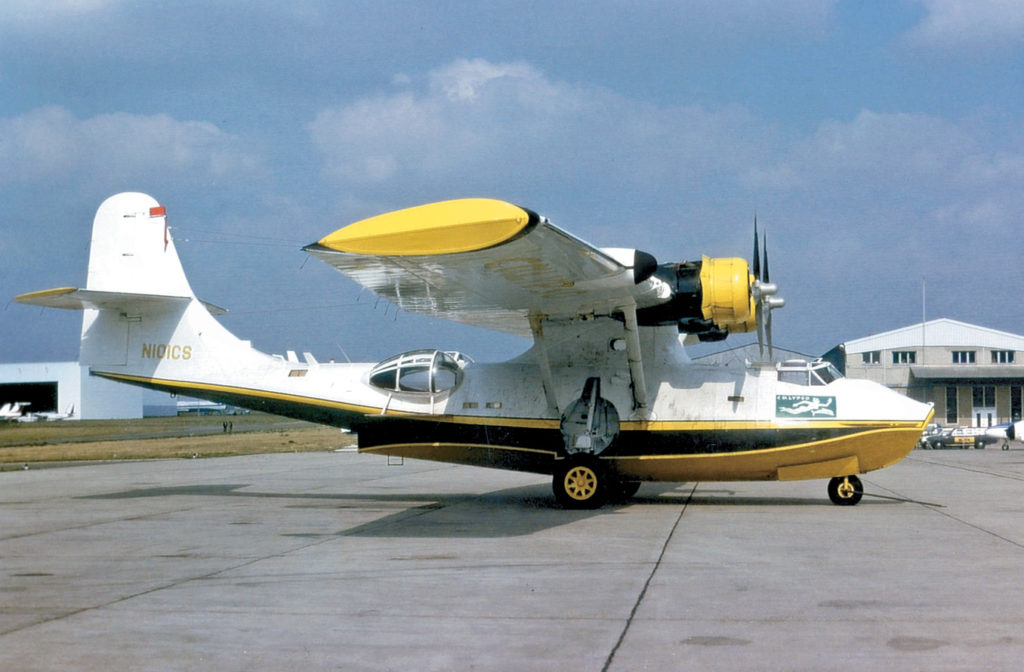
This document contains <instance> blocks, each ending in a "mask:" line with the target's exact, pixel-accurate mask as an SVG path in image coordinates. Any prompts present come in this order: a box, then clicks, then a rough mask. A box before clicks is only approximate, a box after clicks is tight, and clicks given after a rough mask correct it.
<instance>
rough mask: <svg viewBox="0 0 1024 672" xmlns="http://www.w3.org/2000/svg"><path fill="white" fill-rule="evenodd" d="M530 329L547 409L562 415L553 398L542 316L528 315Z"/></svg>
mask: <svg viewBox="0 0 1024 672" xmlns="http://www.w3.org/2000/svg"><path fill="white" fill-rule="evenodd" d="M530 331H531V332H533V342H534V344H535V345H536V346H537V347H536V348H535V350H536V352H537V363H538V364H540V375H541V377H542V384H543V385H544V397H545V398H546V399H547V400H548V411H550V412H551V413H552V414H553V415H554V416H555V417H556V418H560V417H562V412H561V411H560V410H558V399H556V398H555V378H554V376H553V375H551V362H550V361H549V360H548V345H547V342H546V341H545V340H544V327H543V325H542V318H541V317H540V316H539V315H531V316H530Z"/></svg>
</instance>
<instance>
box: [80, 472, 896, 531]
mask: <svg viewBox="0 0 1024 672" xmlns="http://www.w3.org/2000/svg"><path fill="white" fill-rule="evenodd" d="M247 487H250V486H249V485H248V484H244V483H235V484H231V483H227V484H225V483H216V484H195V485H182V486H171V487H157V488H136V489H132V490H123V491H120V492H112V493H106V494H101V495H87V496H84V497H80V498H79V499H98V500H123V499H138V498H150V497H232V498H235V497H242V498H251V499H283V500H291V501H293V502H295V503H294V504H290V505H288V508H317V509H323V508H331V509H355V508H360V509H370V510H372V509H381V508H383V509H385V510H387V509H392V508H393V509H395V510H394V512H393V513H390V514H386V515H383V516H382V517H381V518H377V519H375V520H373V521H371V522H368V523H365V524H363V525H358V526H356V527H352V528H349V529H345V530H341V531H339V532H336V533H334V536H346V537H350V536H356V537H401V538H431V537H442V538H498V537H516V536H524V535H530V534H534V533H537V532H541V531H544V530H548V529H552V528H556V527H560V526H563V525H568V524H570V523H574V522H577V521H580V520H586V519H588V518H592V517H594V516H606V515H614V514H616V513H618V512H619V511H620V510H621V509H622V508H624V507H625V506H629V505H633V504H640V505H648V506H653V505H660V506H665V505H674V506H683V505H686V506H730V507H731V506H755V507H758V506H759V507H788V506H801V507H803V506H827V507H830V508H831V507H832V504H831V503H830V502H829V501H828V498H827V497H824V496H823V497H821V498H808V497H788V498H787V497H744V496H737V495H736V492H735V491H734V490H730V489H716V490H706V491H700V490H698V491H697V493H696V494H694V493H693V489H694V484H692V483H689V484H686V483H648V484H645V485H644V486H643V487H642V489H641V491H640V492H639V493H638V494H637V495H636V496H634V497H633V498H631V499H630V500H628V501H626V502H621V503H611V504H608V505H606V506H605V507H603V508H601V509H597V510H582V511H581V510H567V509H563V508H561V507H560V506H559V505H558V504H557V503H556V502H555V500H554V497H553V496H552V495H551V492H550V488H549V487H548V486H547V485H544V484H537V485H529V486H520V487H516V488H509V489H506V490H496V491H493V492H487V493H481V494H474V493H446V494H436V493H322V492H321V493H291V492H260V491H253V490H246V488H247ZM417 503H418V504H417ZM896 503H898V502H893V501H884V500H882V501H880V500H869V499H865V500H864V501H863V502H861V504H860V506H865V505H867V506H879V505H883V506H884V505H892V504H896Z"/></svg>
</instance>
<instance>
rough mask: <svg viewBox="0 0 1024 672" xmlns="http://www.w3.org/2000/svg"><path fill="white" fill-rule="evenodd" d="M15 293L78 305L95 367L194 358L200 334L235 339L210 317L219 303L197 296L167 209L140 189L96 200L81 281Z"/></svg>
mask: <svg viewBox="0 0 1024 672" xmlns="http://www.w3.org/2000/svg"><path fill="white" fill-rule="evenodd" d="M14 300H15V301H17V302H19V303H26V304H31V305H39V306H47V307H51V308H65V309H73V310H76V309H77V310H84V311H85V314H84V317H83V320H82V343H81V353H80V363H81V364H83V365H85V366H90V367H94V368H96V367H99V369H100V370H108V371H109V370H117V371H122V372H132V373H142V374H151V373H154V368H155V366H156V365H157V364H160V363H163V360H178V361H180V360H192V359H193V358H194V357H195V356H196V355H197V354H198V350H199V347H198V339H200V338H204V339H205V340H206V342H207V343H211V344H214V345H216V346H225V345H233V344H236V343H238V339H236V338H235V337H234V336H233V335H231V334H230V333H229V332H228V331H227V330H226V329H224V327H222V326H221V325H220V324H219V323H218V322H217V321H216V320H214V319H213V318H212V317H211V314H218V313H223V312H225V311H224V310H223V309H220V308H217V307H216V306H213V305H211V304H205V303H203V302H200V301H199V300H198V299H196V297H195V294H194V293H193V292H192V288H191V287H190V286H189V283H188V280H187V278H186V277H185V272H184V270H183V269H182V266H181V261H180V260H179V258H178V253H177V251H176V250H175V247H174V240H173V239H172V238H171V235H170V231H169V229H168V227H167V214H166V211H165V209H164V207H163V206H161V205H160V204H159V203H158V202H157V201H156V199H154V198H153V197H151V196H148V195H146V194H140V193H132V192H127V193H122V194H117V195H115V196H111V197H110V198H108V199H107V200H106V201H104V202H103V204H102V205H100V207H99V210H97V212H96V218H95V220H94V221H93V229H92V243H91V246H90V249H89V270H88V278H87V280H86V286H85V288H82V289H77V288H74V287H61V288H58V289H49V290H44V291H41V292H32V293H29V294H22V295H21V296H18V297H15V299H14ZM192 363H193V364H194V363H195V361H194V360H193V361H192ZM111 367H114V369H111Z"/></svg>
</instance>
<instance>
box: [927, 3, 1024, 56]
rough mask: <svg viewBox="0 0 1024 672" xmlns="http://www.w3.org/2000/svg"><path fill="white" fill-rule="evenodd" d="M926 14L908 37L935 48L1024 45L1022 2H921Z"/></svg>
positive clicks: (1023, 7)
mask: <svg viewBox="0 0 1024 672" xmlns="http://www.w3.org/2000/svg"><path fill="white" fill-rule="evenodd" d="M918 2H920V3H921V4H922V5H924V7H925V10H926V12H927V13H926V14H925V17H924V19H923V20H922V22H921V23H920V24H919V25H918V26H916V27H915V28H914V29H913V30H912V31H911V32H910V33H909V34H908V36H907V39H908V41H909V42H910V43H911V44H914V45H918V46H923V47H928V48H935V49H970V50H977V51H988V50H991V49H994V48H1000V47H1003V46H1006V45H1014V44H1020V43H1021V42H1024V3H1021V2H1020V0H918Z"/></svg>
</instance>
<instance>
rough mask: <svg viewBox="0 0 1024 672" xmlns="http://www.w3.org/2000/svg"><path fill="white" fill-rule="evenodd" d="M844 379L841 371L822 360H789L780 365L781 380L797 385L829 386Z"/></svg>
mask: <svg viewBox="0 0 1024 672" xmlns="http://www.w3.org/2000/svg"><path fill="white" fill-rule="evenodd" d="M842 377H843V374H841V373H839V369H837V368H836V367H834V366H832V364H831V363H829V362H826V361H824V360H822V359H816V360H814V361H813V362H808V361H807V360H804V359H789V360H786V361H785V362H782V363H781V364H779V380H780V381H781V382H783V383H793V384H795V385H828V384H829V383H831V382H832V381H834V380H838V379H840V378H842Z"/></svg>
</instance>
